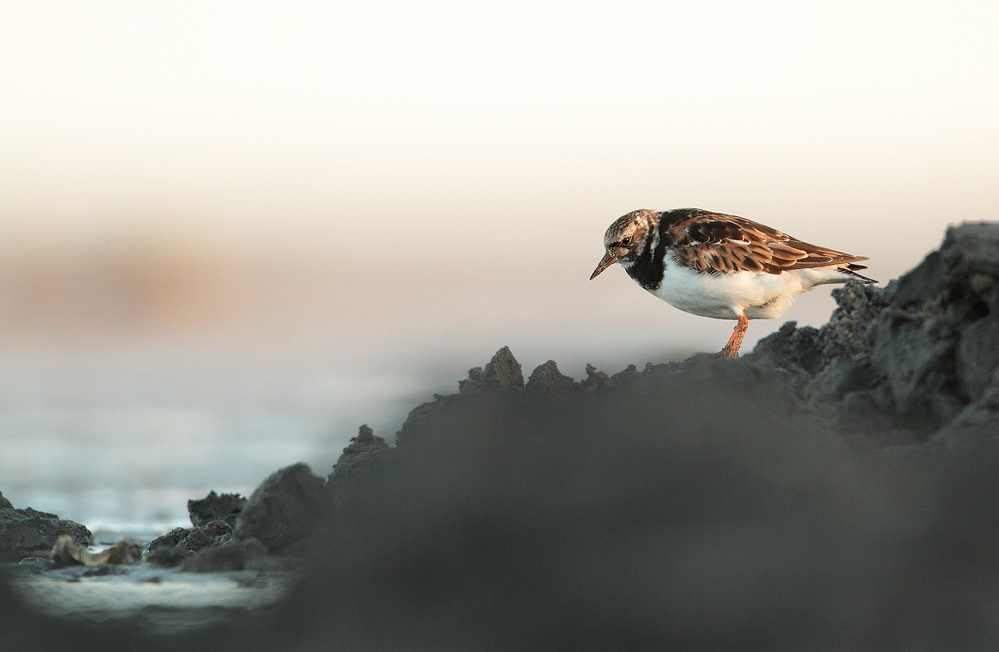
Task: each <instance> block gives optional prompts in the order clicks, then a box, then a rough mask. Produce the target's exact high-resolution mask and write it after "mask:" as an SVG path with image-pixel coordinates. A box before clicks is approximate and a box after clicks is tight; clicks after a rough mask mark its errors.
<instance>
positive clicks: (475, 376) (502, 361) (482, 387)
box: [458, 346, 524, 394]
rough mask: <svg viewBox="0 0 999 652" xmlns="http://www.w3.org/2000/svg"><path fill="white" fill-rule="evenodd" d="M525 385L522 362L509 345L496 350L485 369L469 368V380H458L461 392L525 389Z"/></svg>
mask: <svg viewBox="0 0 999 652" xmlns="http://www.w3.org/2000/svg"><path fill="white" fill-rule="evenodd" d="M523 387H524V374H523V372H522V371H521V368H520V363H519V362H517V359H516V358H514V357H513V353H512V352H511V351H510V347H507V346H504V347H503V348H502V349H500V350H499V351H497V352H496V355H494V356H493V359H492V360H490V361H489V364H487V365H486V368H485V369H481V368H480V367H473V368H472V369H469V370H468V380H462V381H459V382H458V392H459V393H460V394H469V393H472V392H482V391H489V390H497V389H523Z"/></svg>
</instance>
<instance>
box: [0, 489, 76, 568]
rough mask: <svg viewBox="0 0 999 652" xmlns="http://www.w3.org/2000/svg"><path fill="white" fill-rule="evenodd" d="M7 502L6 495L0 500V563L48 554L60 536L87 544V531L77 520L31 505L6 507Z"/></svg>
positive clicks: (8, 502) (8, 503)
mask: <svg viewBox="0 0 999 652" xmlns="http://www.w3.org/2000/svg"><path fill="white" fill-rule="evenodd" d="M0 498H2V496H0ZM10 504H11V503H10V501H8V500H7V499H5V498H2V500H0V563H10V562H19V561H21V560H22V559H24V558H25V557H47V556H48V555H49V552H50V551H51V550H52V546H54V545H55V543H56V541H57V540H58V539H59V537H60V536H63V535H66V536H69V537H70V538H71V540H72V541H73V543H76V544H79V545H83V546H86V545H88V544H89V543H90V538H91V534H90V530H88V529H87V528H86V527H84V526H83V525H80V524H79V523H74V522H73V521H66V520H63V519H60V518H59V517H58V516H56V515H55V514H49V513H46V512H38V511H35V510H34V509H31V508H30V507H27V508H24V509H15V508H14V507H13V506H12V505H11V506H10V507H6V506H5V505H10Z"/></svg>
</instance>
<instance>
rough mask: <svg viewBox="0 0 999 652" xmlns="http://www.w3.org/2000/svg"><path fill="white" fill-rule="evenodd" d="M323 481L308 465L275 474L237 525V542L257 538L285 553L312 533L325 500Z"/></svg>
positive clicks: (252, 499)
mask: <svg viewBox="0 0 999 652" xmlns="http://www.w3.org/2000/svg"><path fill="white" fill-rule="evenodd" d="M323 484H324V483H323V480H322V479H321V478H317V477H316V476H314V475H313V474H312V469H310V468H309V466H308V465H307V464H301V463H299V464H294V465H292V466H288V467H285V468H283V469H281V470H279V471H276V472H275V473H273V474H272V475H271V476H270V477H268V478H267V479H266V480H264V482H263V484H261V485H260V486H259V487H257V489H256V491H254V492H253V495H252V496H250V500H249V501H248V502H247V503H246V507H244V508H243V512H242V513H241V514H240V515H239V519H238V520H237V522H236V528H235V530H234V532H233V536H234V538H235V539H236V540H247V539H256V540H258V541H260V542H261V543H263V544H264V546H265V547H266V548H267V551H268V552H269V553H271V554H281V553H283V552H285V551H286V550H287V549H288V548H289V547H290V546H291V545H292V544H296V543H299V542H300V541H302V540H303V539H306V538H307V537H309V536H310V535H311V534H312V531H313V529H314V527H315V524H316V520H317V513H318V511H319V509H320V507H321V506H322V505H323V503H324V500H325V492H324V491H323Z"/></svg>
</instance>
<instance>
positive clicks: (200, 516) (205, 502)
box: [187, 491, 246, 527]
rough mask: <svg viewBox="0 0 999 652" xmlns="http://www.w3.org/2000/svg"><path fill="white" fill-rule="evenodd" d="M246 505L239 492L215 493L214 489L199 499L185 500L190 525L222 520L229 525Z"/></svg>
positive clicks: (197, 525) (233, 523)
mask: <svg viewBox="0 0 999 652" xmlns="http://www.w3.org/2000/svg"><path fill="white" fill-rule="evenodd" d="M245 506H246V498H244V497H242V496H240V495H239V494H221V495H219V494H217V493H215V492H214V491H212V492H211V493H209V494H208V495H207V496H205V497H204V498H202V499H201V500H189V501H187V513H188V514H189V515H190V517H191V525H193V526H195V527H200V526H202V525H207V524H208V523H211V522H212V521H217V520H219V519H222V520H224V521H225V522H226V523H228V524H229V525H235V524H236V518H237V516H239V513H240V512H241V511H243V507H245Z"/></svg>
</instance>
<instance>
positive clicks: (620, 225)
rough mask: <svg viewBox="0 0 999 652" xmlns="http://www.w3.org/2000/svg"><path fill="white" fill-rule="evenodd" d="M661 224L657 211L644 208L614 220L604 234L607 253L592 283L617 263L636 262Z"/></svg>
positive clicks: (593, 276)
mask: <svg viewBox="0 0 999 652" xmlns="http://www.w3.org/2000/svg"><path fill="white" fill-rule="evenodd" d="M658 223H659V213H658V212H657V211H653V210H649V209H647V208H643V209H640V210H637V211H632V212H630V213H628V214H627V215H622V216H621V217H619V218H617V219H616V220H614V223H613V224H611V225H610V226H609V227H607V232H606V233H604V249H606V250H607V253H606V254H604V257H603V258H602V259H601V260H600V264H599V265H597V268H596V269H595V270H593V274H591V275H590V280H591V281H592V280H593V279H595V278H596V277H597V275H598V274H600V272H602V271H604V270H605V269H607V268H608V267H610V266H611V265H613V264H614V263H616V262H622V263H629V262H632V261H634V260H635V258H636V257H637V256H638V254H639V252H641V251H642V249H644V248H645V243H646V241H647V240H648V239H649V236H650V235H651V234H652V233H653V232H654V231H655V226H656V225H657V224H658Z"/></svg>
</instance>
